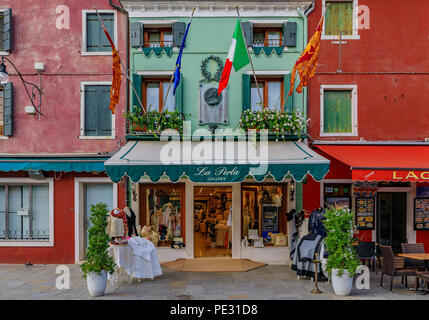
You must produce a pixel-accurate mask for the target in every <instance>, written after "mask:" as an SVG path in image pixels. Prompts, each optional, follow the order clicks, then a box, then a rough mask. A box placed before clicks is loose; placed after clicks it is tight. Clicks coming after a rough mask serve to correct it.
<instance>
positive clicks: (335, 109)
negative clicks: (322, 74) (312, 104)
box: [320, 86, 357, 136]
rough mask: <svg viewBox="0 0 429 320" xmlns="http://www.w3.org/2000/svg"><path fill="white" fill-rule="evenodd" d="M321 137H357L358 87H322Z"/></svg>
mask: <svg viewBox="0 0 429 320" xmlns="http://www.w3.org/2000/svg"><path fill="white" fill-rule="evenodd" d="M320 103H321V110H320V111H321V117H320V118H321V130H320V131H321V132H320V134H321V136H355V135H357V87H356V86H338V87H335V86H322V89H321V101H320Z"/></svg>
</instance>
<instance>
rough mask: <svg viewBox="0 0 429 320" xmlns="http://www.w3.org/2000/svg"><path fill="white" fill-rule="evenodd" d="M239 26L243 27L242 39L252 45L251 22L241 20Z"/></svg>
mask: <svg viewBox="0 0 429 320" xmlns="http://www.w3.org/2000/svg"><path fill="white" fill-rule="evenodd" d="M241 26H242V28H243V33H244V40H245V41H246V45H247V46H248V47H249V46H253V24H252V22H250V21H246V22H242V23H241Z"/></svg>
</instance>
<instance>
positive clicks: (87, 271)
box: [81, 203, 115, 297]
mask: <svg viewBox="0 0 429 320" xmlns="http://www.w3.org/2000/svg"><path fill="white" fill-rule="evenodd" d="M108 212H109V211H108V210H107V205H106V204H104V203H97V204H96V205H91V217H90V221H91V223H92V226H91V228H90V229H89V236H88V238H89V239H88V249H87V252H86V261H85V262H84V263H83V264H82V265H81V270H82V272H83V277H84V278H85V279H86V282H87V285H88V291H89V295H90V296H92V297H97V296H102V295H104V291H105V290H106V285H107V273H110V274H112V273H113V272H114V271H115V269H114V268H115V263H114V262H113V259H112V257H110V256H109V254H108V252H107V250H108V248H109V241H110V239H109V235H108V234H107V232H106V228H107V216H108Z"/></svg>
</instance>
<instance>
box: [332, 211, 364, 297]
mask: <svg viewBox="0 0 429 320" xmlns="http://www.w3.org/2000/svg"><path fill="white" fill-rule="evenodd" d="M325 218H326V219H325V220H324V226H325V228H326V231H327V235H326V237H325V239H324V243H325V247H326V251H327V252H328V259H327V265H326V266H327V271H328V272H329V273H330V274H331V278H332V286H333V288H334V292H335V294H336V295H342V296H346V295H349V294H350V291H351V289H352V286H353V276H354V275H355V274H356V268H357V267H358V266H359V265H360V264H361V263H360V260H359V259H358V256H357V254H356V250H355V249H354V247H353V245H352V244H353V242H354V237H353V212H351V211H350V209H348V208H345V207H343V208H339V209H336V208H335V207H332V206H331V207H329V208H328V209H327V210H326V213H325Z"/></svg>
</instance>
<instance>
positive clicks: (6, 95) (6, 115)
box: [3, 82, 13, 136]
mask: <svg viewBox="0 0 429 320" xmlns="http://www.w3.org/2000/svg"><path fill="white" fill-rule="evenodd" d="M3 135H4V136H12V135H13V85H12V82H9V83H7V84H6V85H5V86H4V87H3Z"/></svg>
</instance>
